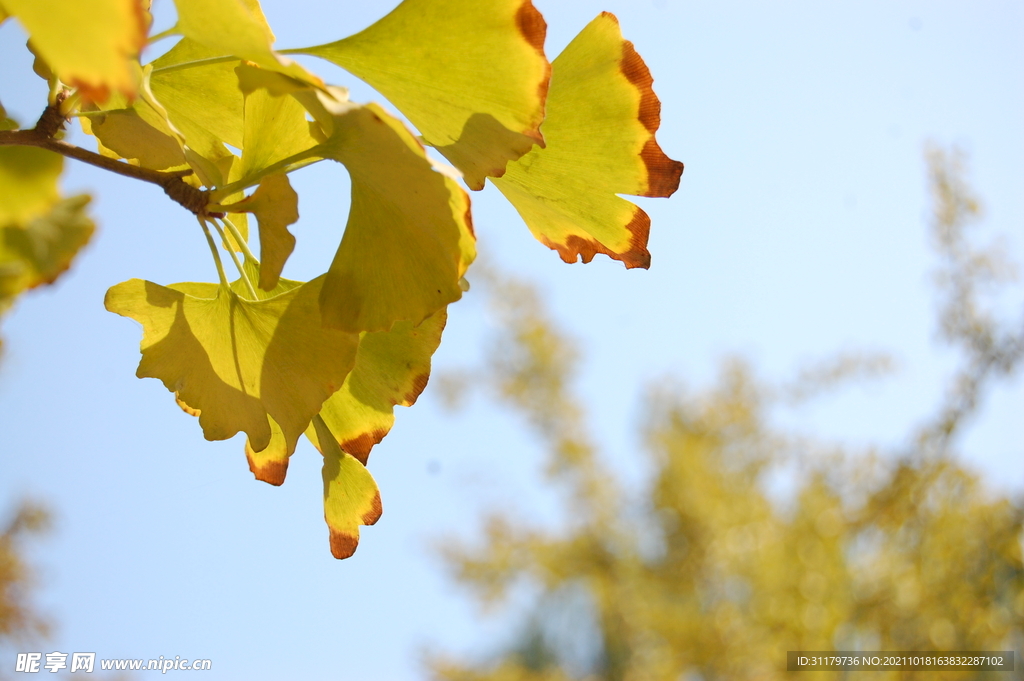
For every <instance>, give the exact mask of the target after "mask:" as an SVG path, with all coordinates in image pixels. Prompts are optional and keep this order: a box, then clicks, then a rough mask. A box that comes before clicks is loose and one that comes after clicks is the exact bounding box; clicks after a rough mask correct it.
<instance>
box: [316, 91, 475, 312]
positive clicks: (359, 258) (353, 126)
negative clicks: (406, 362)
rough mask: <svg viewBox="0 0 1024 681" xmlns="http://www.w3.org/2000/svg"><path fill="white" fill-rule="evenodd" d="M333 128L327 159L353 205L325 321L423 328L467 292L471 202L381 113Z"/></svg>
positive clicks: (350, 116)
mask: <svg viewBox="0 0 1024 681" xmlns="http://www.w3.org/2000/svg"><path fill="white" fill-rule="evenodd" d="M333 127H334V134H333V135H332V136H331V137H330V139H328V140H327V141H326V142H325V143H324V144H322V145H320V148H319V149H320V151H319V155H321V156H323V157H325V158H331V159H334V160H336V161H340V162H341V163H343V164H344V165H345V167H346V168H347V169H348V171H349V175H350V176H351V178H352V205H351V210H350V212H349V218H348V224H347V225H346V227H345V234H344V236H343V237H342V240H341V244H340V245H339V246H338V251H337V253H336V254H335V256H334V261H333V262H332V263H331V267H330V269H329V270H328V272H327V277H326V279H325V281H324V286H323V291H322V292H321V296H320V300H321V306H322V310H323V317H324V322H325V323H326V324H329V325H330V326H333V327H336V328H339V329H342V330H345V331H352V332H359V331H387V330H389V329H390V328H391V325H392V324H394V323H395V322H396V321H402V320H405V321H409V322H412V323H413V324H419V323H420V322H421V321H423V320H424V319H426V318H427V317H429V316H431V315H432V314H434V313H436V312H437V311H438V310H440V309H441V308H443V307H445V306H446V305H448V304H449V303H452V302H455V301H456V300H458V299H459V298H460V297H461V296H462V290H461V288H460V287H459V279H460V278H461V277H462V275H463V274H464V273H465V271H466V268H467V267H469V264H470V263H471V262H472V261H473V258H474V256H475V253H476V251H475V240H474V237H473V232H472V223H471V221H470V216H469V215H470V214H469V197H468V196H467V195H466V192H464V191H463V190H462V189H461V188H460V187H459V186H458V183H457V182H456V181H455V180H453V179H452V178H451V177H448V176H446V175H444V174H441V173H438V172H436V171H435V170H434V169H433V165H432V164H431V162H430V160H429V159H428V158H427V156H426V154H425V153H424V151H423V148H422V146H421V145H420V144H419V142H417V141H416V139H415V138H414V137H413V136H412V134H411V133H410V132H409V131H408V130H407V129H406V128H405V126H404V125H402V123H401V122H400V121H398V120H396V119H395V118H393V117H392V116H389V115H388V114H387V113H385V112H384V111H383V110H381V109H380V107H378V106H376V105H373V104H371V105H368V106H365V107H355V108H352V109H351V110H349V111H348V112H347V113H344V114H342V115H340V116H336V117H335V118H334V123H333Z"/></svg>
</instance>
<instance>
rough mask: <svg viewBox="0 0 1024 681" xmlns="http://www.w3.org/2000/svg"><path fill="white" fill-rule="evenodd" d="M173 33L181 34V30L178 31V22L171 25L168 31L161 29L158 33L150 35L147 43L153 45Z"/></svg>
mask: <svg viewBox="0 0 1024 681" xmlns="http://www.w3.org/2000/svg"><path fill="white" fill-rule="evenodd" d="M172 35H180V31H178V25H177V24H175V25H174V26H171V27H170V28H169V29H167V30H166V31H160V32H159V33H157V34H156V35H151V36H149V39H148V40H147V41H146V44H147V45H152V44H153V43H155V42H156V41H158V40H163V39H164V38H169V37H170V36H172Z"/></svg>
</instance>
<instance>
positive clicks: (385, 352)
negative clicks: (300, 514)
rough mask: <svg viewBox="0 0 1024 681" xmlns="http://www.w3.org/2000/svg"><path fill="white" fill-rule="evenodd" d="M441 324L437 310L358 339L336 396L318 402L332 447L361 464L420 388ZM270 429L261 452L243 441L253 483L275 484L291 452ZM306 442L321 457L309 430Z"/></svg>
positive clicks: (278, 432) (443, 314) (276, 429)
mask: <svg viewBox="0 0 1024 681" xmlns="http://www.w3.org/2000/svg"><path fill="white" fill-rule="evenodd" d="M281 281H283V282H287V280H285V279H282V280H281ZM446 319H447V312H446V311H444V310H442V311H441V312H438V313H437V314H435V315H434V316H433V317H430V318H428V319H427V320H426V321H424V322H423V323H422V324H420V325H419V326H415V327H414V326H413V325H412V324H410V323H409V322H398V323H397V324H395V326H394V327H393V328H392V329H391V331H377V332H375V333H363V334H360V340H359V350H358V351H357V352H356V363H355V366H354V367H353V368H352V371H351V373H349V375H348V376H347V377H346V378H345V383H344V384H342V386H341V388H340V389H339V390H338V392H336V393H334V394H333V395H331V396H330V397H329V398H328V399H327V401H326V402H324V405H323V408H322V409H321V410H320V416H321V417H322V418H323V419H324V422H325V423H326V424H327V426H328V427H329V428H330V430H331V432H332V433H333V434H334V437H335V440H336V442H337V443H338V445H339V446H340V447H341V448H342V449H343V450H344V451H345V452H347V453H349V454H351V455H353V456H354V457H356V458H357V459H358V460H359V461H360V462H361V463H362V464H363V465H366V461H367V458H368V457H369V455H370V450H371V449H372V448H373V446H374V445H376V444H378V443H379V442H380V441H381V440H383V439H384V437H385V436H386V435H387V434H388V432H389V431H390V430H391V427H392V426H393V425H394V423H395V414H394V408H395V406H396V405H401V406H403V407H410V406H412V405H413V403H414V402H415V401H416V398H418V397H419V395H420V393H421V392H422V391H423V389H424V388H425V387H426V385H427V379H428V378H429V376H430V358H431V356H432V355H433V354H434V352H435V351H436V350H437V346H438V345H439V344H440V343H441V332H442V331H443V330H444V325H445V321H446ZM270 426H271V430H272V431H273V435H272V436H271V439H270V444H269V445H267V447H266V449H264V450H262V451H260V452H256V451H254V450H253V448H252V446H251V445H250V444H249V443H248V442H246V447H245V453H246V458H247V459H248V461H249V470H250V471H252V473H253V475H255V476H256V479H257V480H262V481H264V482H268V483H270V484H272V485H280V484H281V483H282V482H284V478H285V474H286V473H287V471H288V460H289V457H290V456H291V454H292V451H291V450H289V449H288V446H287V443H286V442H285V439H284V434H283V433H282V432H281V430H280V427H278V426H277V424H276V423H274V421H273V419H271V422H270ZM306 437H308V438H309V440H310V441H311V442H312V443H313V446H315V447H316V448H317V449H319V450H320V451H321V452H323V448H322V447H321V445H320V441H319V439H318V437H317V433H316V430H315V429H314V428H313V426H312V425H311V426H310V427H309V428H307V429H306Z"/></svg>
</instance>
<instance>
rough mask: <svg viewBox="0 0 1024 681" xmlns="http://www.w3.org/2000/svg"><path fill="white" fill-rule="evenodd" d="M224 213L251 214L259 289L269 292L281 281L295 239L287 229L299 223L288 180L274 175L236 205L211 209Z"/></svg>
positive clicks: (296, 206)
mask: <svg viewBox="0 0 1024 681" xmlns="http://www.w3.org/2000/svg"><path fill="white" fill-rule="evenodd" d="M214 208H215V209H216V210H223V211H226V212H228V213H252V214H253V215H255V216H256V223H257V224H258V225H259V232H260V258H261V262H260V279H259V287H260V288H261V289H263V290H264V291H272V290H274V288H275V287H276V286H277V282H278V280H279V279H280V278H281V270H283V269H284V264H285V262H286V261H287V260H288V256H289V255H291V254H292V250H293V249H294V248H295V237H294V236H292V234H291V232H289V231H288V225H291V224H294V223H296V222H298V220H299V195H298V194H296V193H295V190H294V189H292V185H291V183H290V182H288V176H287V175H285V174H284V173H274V174H272V175H268V176H267V177H265V178H263V181H262V182H260V185H259V187H257V188H256V191H255V192H253V194H252V195H251V196H249V197H247V198H244V199H242V200H241V201H239V202H238V203H232V204H229V205H220V206H214Z"/></svg>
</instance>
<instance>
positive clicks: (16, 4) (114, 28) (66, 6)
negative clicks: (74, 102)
mask: <svg viewBox="0 0 1024 681" xmlns="http://www.w3.org/2000/svg"><path fill="white" fill-rule="evenodd" d="M4 9H5V10H6V11H7V12H8V13H9V14H10V15H12V16H14V17H16V18H17V19H18V21H19V22H21V25H22V26H23V27H24V28H25V31H26V33H28V35H29V39H30V40H31V41H32V45H33V47H34V49H35V51H37V53H38V54H39V55H40V56H42V57H43V59H45V60H46V63H47V64H48V65H49V66H50V68H51V69H52V70H53V72H54V73H56V74H57V76H58V77H59V78H60V79H61V80H62V81H64V82H65V83H68V84H69V85H72V86H74V87H77V88H78V90H79V91H80V92H81V94H82V95H83V97H85V98H86V99H87V100H92V101H98V102H103V101H106V100H107V98H109V97H110V95H111V93H114V92H119V93H122V94H125V95H128V96H129V97H132V96H134V95H135V93H136V91H137V88H138V81H137V80H136V76H135V73H136V72H135V70H134V69H133V67H132V62H133V61H134V60H136V59H138V56H139V52H140V51H141V50H142V48H143V47H144V46H145V44H146V32H147V31H148V29H149V25H148V19H149V16H148V12H147V11H146V8H145V6H144V4H143V3H142V2H140V0H75V1H74V2H68V1H67V0H4Z"/></svg>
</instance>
